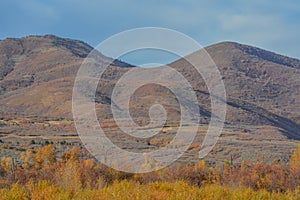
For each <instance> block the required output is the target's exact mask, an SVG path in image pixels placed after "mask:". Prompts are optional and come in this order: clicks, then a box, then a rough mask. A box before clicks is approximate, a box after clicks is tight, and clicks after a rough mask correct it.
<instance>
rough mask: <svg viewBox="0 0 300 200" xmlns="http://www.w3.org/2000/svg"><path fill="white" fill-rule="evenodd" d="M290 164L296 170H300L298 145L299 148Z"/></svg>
mask: <svg viewBox="0 0 300 200" xmlns="http://www.w3.org/2000/svg"><path fill="white" fill-rule="evenodd" d="M290 164H291V166H292V167H294V168H298V169H299V168H300V144H299V145H298V148H297V149H295V151H294V153H293V155H292V157H291V161H290Z"/></svg>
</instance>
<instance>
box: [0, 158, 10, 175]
mask: <svg viewBox="0 0 300 200" xmlns="http://www.w3.org/2000/svg"><path fill="white" fill-rule="evenodd" d="M0 164H1V167H3V169H4V170H5V171H6V172H10V171H11V165H12V158H11V157H2V158H1V162H0Z"/></svg>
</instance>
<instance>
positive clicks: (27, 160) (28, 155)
mask: <svg viewBox="0 0 300 200" xmlns="http://www.w3.org/2000/svg"><path fill="white" fill-rule="evenodd" d="M21 159H22V160H23V162H24V163H23V164H22V167H23V168H24V169H28V168H29V167H30V166H31V165H32V163H33V152H32V150H30V149H27V150H26V151H25V152H22V153H21Z"/></svg>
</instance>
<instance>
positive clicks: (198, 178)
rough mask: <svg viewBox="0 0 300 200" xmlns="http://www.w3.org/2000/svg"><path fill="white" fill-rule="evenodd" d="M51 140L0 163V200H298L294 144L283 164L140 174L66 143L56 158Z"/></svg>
mask: <svg viewBox="0 0 300 200" xmlns="http://www.w3.org/2000/svg"><path fill="white" fill-rule="evenodd" d="M56 153H57V152H56V149H55V146H54V145H53V144H48V145H45V146H43V147H41V148H38V149H36V150H27V151H24V152H23V153H22V154H21V159H22V162H21V163H16V162H15V160H14V159H13V158H11V157H2V158H1V162H0V164H1V165H0V176H1V177H0V188H1V189H0V199H38V200H41V199H280V200H282V199H300V145H299V147H298V148H297V149H295V150H294V153H293V154H292V156H291V158H290V162H289V163H286V164H282V163H276V162H274V163H272V164H266V163H264V162H263V161H261V162H251V161H246V160H245V161H242V163H241V164H235V165H233V164H232V163H230V162H229V161H224V164H223V166H222V167H212V166H208V165H207V163H206V162H205V161H204V160H202V161H200V162H199V163H196V164H176V165H171V166H169V167H167V168H164V169H161V170H157V171H154V172H151V173H145V174H130V173H125V172H120V171H116V170H113V169H111V168H108V167H105V166H104V165H102V164H99V163H97V162H96V161H95V160H93V159H82V158H81V157H80V154H81V150H80V148H78V147H72V148H70V149H69V150H68V151H67V152H65V153H64V154H63V156H62V157H61V158H60V159H58V158H57V155H56Z"/></svg>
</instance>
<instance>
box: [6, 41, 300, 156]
mask: <svg viewBox="0 0 300 200" xmlns="http://www.w3.org/2000/svg"><path fill="white" fill-rule="evenodd" d="M92 49H93V48H92V47H91V46H89V45H88V44H86V43H84V42H81V41H78V40H72V39H65V38H59V37H57V36H54V35H45V36H28V37H24V38H8V39H5V40H1V41H0V119H1V120H0V134H1V135H2V136H3V138H2V140H3V141H4V142H5V141H6V140H7V142H12V141H14V140H12V138H18V137H19V136H22V137H25V136H28V135H29V136H30V137H29V136H28V138H27V139H26V140H24V141H28V140H32V135H37V136H39V137H40V138H39V139H38V140H42V139H43V138H51V137H50V136H51V135H60V136H62V137H63V136H65V135H67V136H70V134H71V135H72V137H73V136H74V137H75V136H76V132H75V129H74V125H73V122H72V112H71V106H72V90H73V84H74V80H75V76H76V73H77V70H78V69H79V66H80V65H81V64H82V62H83V61H84V59H85V57H86V56H87V55H88V54H89V53H90V52H91V51H92ZM205 50H206V51H207V52H208V53H209V55H210V56H211V58H212V59H213V60H214V62H215V63H216V65H217V67H218V68H219V70H220V73H221V75H222V78H223V81H224V83H225V88H226V93H227V102H226V103H227V109H228V110H227V116H226V125H225V130H224V133H223V134H224V138H225V139H224V141H225V142H227V143H230V144H234V143H235V142H236V144H238V145H240V144H242V145H244V146H243V148H242V147H241V149H243V150H245V149H247V148H249V145H250V144H248V143H247V146H245V145H246V142H248V141H250V143H251V141H253V143H256V142H257V141H263V143H261V148H264V147H270V148H269V149H268V150H265V151H268V152H269V153H272V152H273V153H274V151H276V152H277V154H278V155H279V154H280V155H279V157H282V156H283V157H284V159H287V158H286V156H285V155H288V154H289V153H290V149H291V148H292V147H293V146H295V142H294V141H293V140H291V139H296V140H299V139H300V133H299V132H300V125H299V124H300V113H299V108H300V103H299V99H300V98H299V97H300V93H299V91H300V90H299V89H300V88H299V87H300V79H299V77H300V76H299V75H300V61H299V60H298V59H294V58H289V57H286V56H281V55H278V54H276V53H272V52H269V51H266V50H263V49H260V48H256V47H252V46H248V45H243V44H238V43H233V42H222V43H218V44H214V45H211V46H208V47H206V48H205ZM99 56H100V59H101V60H102V61H103V62H112V64H111V66H110V67H109V68H108V70H107V71H106V72H105V74H104V76H103V77H102V78H101V80H100V82H99V87H98V89H97V93H96V100H95V102H96V110H97V112H98V113H97V114H98V116H101V120H104V121H105V120H106V121H105V122H107V123H106V124H107V126H106V128H107V129H108V130H115V129H116V130H118V129H117V128H115V127H116V125H115V122H114V121H113V120H112V119H111V118H112V113H111V111H110V104H111V98H110V95H111V93H112V89H113V87H114V85H115V84H116V82H117V81H118V79H119V78H120V77H121V76H122V75H123V74H124V73H126V72H127V71H128V70H130V69H131V68H132V67H134V66H132V65H130V64H127V63H124V62H121V61H118V60H113V59H112V58H108V57H106V56H104V55H102V54H101V53H99ZM190 56H193V55H190ZM169 66H171V67H173V68H174V69H176V70H177V71H178V72H180V73H181V74H182V75H183V76H184V77H185V78H186V79H187V80H188V81H189V82H190V83H191V85H192V86H193V88H194V90H195V91H196V94H197V97H198V102H199V105H198V106H199V109H200V114H201V124H202V125H203V127H205V124H208V122H209V119H210V116H211V111H210V98H209V93H208V91H207V88H206V85H205V82H204V80H203V79H202V78H201V76H199V75H197V73H196V71H195V69H194V68H193V67H192V66H191V65H190V64H189V63H188V62H186V61H185V60H184V59H179V60H177V61H175V62H173V63H171V64H170V65H169ZM153 97H155V98H153ZM153 99H155V101H154V100H153ZM153 103H161V104H163V105H164V106H165V108H166V111H167V113H168V120H167V123H169V125H170V126H172V127H176V126H177V124H178V121H179V120H180V107H179V105H178V101H177V99H176V97H175V96H174V94H173V93H172V92H170V91H168V89H166V88H164V87H161V86H158V85H146V86H143V87H142V88H139V89H138V90H137V91H136V92H135V94H134V97H132V98H131V102H130V105H131V110H130V112H131V115H132V117H133V118H134V119H135V120H136V121H137V122H138V123H140V125H145V124H147V123H149V116H148V109H149V108H150V106H151V105H152V104H153ZM99 118H100V117H99ZM171 132H172V131H171ZM170 134H171V133H170ZM170 134H165V135H167V137H169V139H170V138H172V137H173V136H172V135H170ZM227 134H228V137H227ZM47 135H48V136H49V135H50V136H49V137H48V136H47ZM232 135H233V136H234V138H233V136H232ZM114 136H115V137H116V138H118V139H117V140H119V142H120V140H122V138H123V136H119V135H117V136H116V135H114ZM161 137H162V138H163V137H164V136H161ZM29 138H30V139H29ZM162 138H160V139H161V140H160V142H158V143H155V142H153V141H154V140H153V141H152V140H151V141H149V140H142V139H141V140H140V141H141V143H138V142H140V141H135V142H137V143H134V145H137V146H138V145H140V146H139V147H138V148H141V149H143V148H148V147H149V148H155V145H161V144H163V143H165V139H162ZM226 138H227V139H228V138H230V139H228V140H227V139H226ZM236 138H240V140H239V141H237V139H236ZM5 139H6V140H5ZM23 139H24V138H23ZM56 140H66V139H65V138H56ZM75 140H76V141H77V140H78V138H77V139H74V140H73V139H72V141H73V142H74V141H75ZM224 141H221V143H222V142H224ZM270 141H271V142H270ZM272 141H273V142H272ZM279 141H284V142H285V143H284V145H282V147H281V148H278V145H280V142H279ZM287 141H288V142H287ZM19 142H20V141H19ZM266 142H268V143H267V145H266ZM75 143H76V142H75ZM77 143H78V141H77ZM275 144H276V145H275ZM282 144H283V143H282ZM126 145H127V147H128V145H129V143H126ZM126 145H125V146H126ZM130 145H131V146H130V148H131V147H132V146H134V145H133V144H130ZM147 145H148V146H147ZM149 145H150V146H149ZM270 145H271V146H270ZM272 145H273V146H272ZM132 148H134V147H132ZM198 148H200V147H199V145H198V146H197V148H195V149H198ZM220 149H223V150H220ZM225 150H226V149H224V148H222V147H220V146H217V147H216V150H215V151H217V153H218V151H221V152H222V153H223V154H224V155H223V154H222V155H223V157H222V159H223V158H224V156H227V154H225V153H224V151H225ZM226 151H227V150H226ZM237 151H238V150H237ZM241 151H242V150H239V151H238V153H236V154H239V156H241V155H242V153H241ZM246 151H247V150H246ZM257 151H260V150H257ZM215 153H216V152H215ZM277 154H276V155H277ZM243 155H244V154H243ZM248 156H249V155H248ZM242 157H243V156H242ZM274 158H276V159H277V158H278V157H276V156H275V157H272V159H274ZM220 159H221V158H220Z"/></svg>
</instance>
